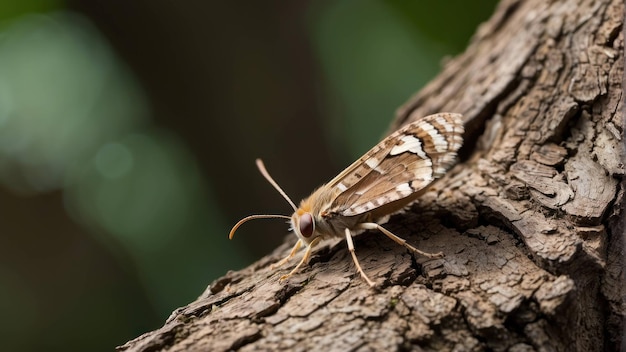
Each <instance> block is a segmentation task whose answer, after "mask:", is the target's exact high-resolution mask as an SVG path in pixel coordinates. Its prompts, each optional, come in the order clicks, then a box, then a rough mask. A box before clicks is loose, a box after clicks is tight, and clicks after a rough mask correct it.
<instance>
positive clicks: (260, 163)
mask: <svg viewBox="0 0 626 352" xmlns="http://www.w3.org/2000/svg"><path fill="white" fill-rule="evenodd" d="M256 167H258V168H259V171H260V172H261V175H263V177H265V179H266V180H267V182H269V183H270V184H271V185H272V186H274V188H276V190H277V191H278V193H280V195H281V196H283V198H285V199H286V200H287V201H288V202H289V204H291V207H292V208H293V211H296V210H298V207H296V205H295V204H294V203H293V201H291V199H290V198H289V196H288V195H287V193H285V191H283V189H282V188H280V186H279V185H278V183H276V181H274V179H273V178H272V176H270V174H269V172H267V169H265V165H264V164H263V160H261V159H256ZM289 219H291V218H289Z"/></svg>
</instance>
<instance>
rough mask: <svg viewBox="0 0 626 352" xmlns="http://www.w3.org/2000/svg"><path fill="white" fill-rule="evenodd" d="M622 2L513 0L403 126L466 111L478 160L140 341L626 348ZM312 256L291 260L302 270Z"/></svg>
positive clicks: (183, 311) (203, 299)
mask: <svg viewBox="0 0 626 352" xmlns="http://www.w3.org/2000/svg"><path fill="white" fill-rule="evenodd" d="M623 19H624V4H623V2H622V1H621V0H602V1H595V0H578V1H575V0H561V1H553V2H546V1H544V0H504V1H502V3H501V4H500V5H499V7H498V8H497V9H496V11H495V13H494V15H493V17H492V18H491V19H490V20H489V21H488V22H486V23H484V24H483V25H482V26H481V27H480V28H479V30H478V32H477V33H476V34H475V36H474V38H473V40H472V42H471V44H470V45H469V47H468V49H467V50H466V52H465V53H463V54H462V55H460V56H458V57H456V58H454V59H451V60H449V61H448V62H447V64H446V65H445V67H444V69H443V71H442V73H441V74H440V75H439V76H438V77H437V78H436V79H435V80H434V81H432V82H431V83H430V84H429V85H428V86H427V87H426V88H424V89H423V90H422V91H421V92H419V93H418V94H417V95H415V96H414V97H413V98H411V99H410V100H409V101H408V102H407V103H406V104H405V105H404V106H402V107H401V108H400V109H399V110H398V112H397V119H396V120H395V121H394V122H393V124H392V129H396V128H398V127H399V126H401V125H403V124H405V123H407V122H409V121H412V120H415V119H416V118H419V117H421V116H426V115H428V114H431V113H436V112H440V111H448V112H459V113H462V114H463V115H464V122H465V127H466V134H465V136H464V137H465V145H464V147H463V149H462V151H461V161H460V163H459V164H458V165H457V166H456V167H454V168H453V169H452V170H451V171H450V172H449V173H448V174H447V175H446V176H445V177H444V178H443V179H442V180H441V181H439V182H438V183H437V184H436V185H435V186H433V187H432V188H431V189H430V190H429V192H427V193H426V194H425V195H424V196H422V197H421V198H420V200H419V201H418V202H417V203H416V204H414V205H412V206H411V207H410V208H408V209H406V211H405V212H403V213H402V214H398V215H395V216H393V217H392V218H391V220H390V221H389V223H388V224H386V227H387V228H389V229H390V230H391V231H393V232H394V233H396V234H398V235H400V236H401V237H403V238H405V239H407V240H408V242H409V243H412V244H413V245H415V246H416V247H418V248H419V249H421V250H424V251H428V252H433V253H434V252H438V251H442V252H444V253H445V257H444V258H439V259H428V258H423V257H419V256H416V255H413V254H412V253H409V252H407V250H406V249H405V248H404V247H402V246H399V245H397V244H396V243H394V242H393V241H391V240H389V239H388V238H386V237H385V236H382V235H381V234H380V233H377V232H366V233H364V234H362V235H360V236H357V237H356V238H355V247H356V253H357V256H358V257H359V260H360V262H361V265H362V266H363V270H364V271H365V272H366V273H367V274H368V275H369V276H370V278H372V279H373V280H374V281H375V282H376V283H377V288H376V289H372V288H370V287H369V286H368V285H367V284H366V283H365V282H364V281H363V280H362V279H361V278H360V277H359V274H358V273H357V271H356V270H355V268H354V264H353V263H352V260H351V259H350V254H349V252H348V249H347V246H346V244H345V242H344V241H336V242H333V243H326V244H323V245H321V246H319V248H318V249H317V251H316V252H315V254H314V256H313V257H312V258H311V260H310V263H309V265H308V266H307V267H305V268H303V269H301V270H300V271H299V272H298V273H297V274H295V275H294V276H292V277H291V278H289V279H288V280H287V281H286V282H279V281H278V278H279V277H280V276H281V275H284V274H285V273H287V272H288V270H290V269H291V268H289V267H283V268H280V269H276V270H271V269H270V265H271V264H272V263H275V262H276V261H278V260H279V259H281V258H283V257H284V256H286V255H287V253H288V252H289V250H290V248H291V246H292V245H293V243H294V242H295V236H292V237H289V239H288V240H287V241H286V243H285V244H283V245H282V246H280V247H279V248H277V249H276V250H275V251H274V252H273V253H271V254H270V255H268V256H266V257H265V258H263V259H261V260H260V261H258V262H257V263H255V264H253V265H251V266H250V267H248V268H246V269H244V270H241V271H236V272H229V273H227V274H226V275H225V276H224V277H222V278H220V279H218V280H216V281H215V282H213V283H212V284H211V285H210V287H209V288H208V289H207V290H206V291H205V292H204V293H203V294H202V295H201V296H200V297H199V298H198V299H197V300H196V301H195V302H192V303H191V304H189V305H187V306H185V307H182V308H180V309H177V310H176V311H175V312H173V313H172V315H171V316H170V318H169V319H168V320H167V321H166V323H165V325H164V326H163V327H161V328H160V329H158V330H155V331H152V332H149V333H146V334H144V335H142V336H140V337H138V338H136V339H134V340H132V341H129V342H128V343H126V344H125V345H123V346H120V347H118V349H119V350H123V351H153V350H161V349H167V350H172V351H179V350H185V351H186V350H212V351H226V350H242V351H253V350H255V351H257V350H272V351H273V350H280V349H283V350H318V351H331V350H337V351H346V350H361V351H366V350H384V351H397V350H422V349H424V350H470V351H471V350H476V351H480V350H488V349H491V350H511V351H531V350H542V351H544V350H545V351H551V350H555V351H574V350H577V351H600V350H619V349H620V347H621V343H622V331H623V328H624V326H623V317H624V311H625V308H626V306H625V305H624V301H623V298H624V274H623V264H624V263H623V248H624V247H623V243H624V221H623V213H622V209H623V205H624V165H623V159H622V158H623V155H624V153H623V151H624V148H623V136H624V133H623V128H624V121H623V116H624V115H623V99H622V98H623V89H622V84H623V79H624V52H623V49H624V35H623V32H622V28H623ZM295 262H297V259H295V260H294V261H292V262H291V264H295Z"/></svg>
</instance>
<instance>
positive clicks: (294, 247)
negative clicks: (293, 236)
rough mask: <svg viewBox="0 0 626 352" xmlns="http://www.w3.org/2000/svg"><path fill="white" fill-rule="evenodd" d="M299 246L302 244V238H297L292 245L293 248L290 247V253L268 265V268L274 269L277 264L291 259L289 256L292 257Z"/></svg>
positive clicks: (279, 264)
mask: <svg viewBox="0 0 626 352" xmlns="http://www.w3.org/2000/svg"><path fill="white" fill-rule="evenodd" d="M300 246H302V240H301V239H298V242H296V244H295V245H294V246H293V248H292V249H291V253H289V255H288V256H286V257H285V258H283V259H282V260H281V261H279V262H278V263H274V264H272V265H270V269H276V268H278V267H279V266H281V265H283V264H285V263H287V262H288V261H289V260H291V258H293V256H294V255H296V253H298V250H299V249H300Z"/></svg>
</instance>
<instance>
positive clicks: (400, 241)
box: [357, 222, 444, 258]
mask: <svg viewBox="0 0 626 352" xmlns="http://www.w3.org/2000/svg"><path fill="white" fill-rule="evenodd" d="M357 227H358V228H361V229H366V230H378V231H380V232H382V233H384V234H385V236H387V237H389V238H391V239H392V240H394V241H395V242H396V243H398V244H399V245H402V246H404V247H405V248H407V249H408V250H410V251H412V252H415V253H417V254H419V255H423V256H424V257H427V258H442V257H443V256H444V255H443V252H439V253H428V252H423V251H420V250H419V249H417V248H415V247H413V246H411V245H410V244H408V243H407V242H406V240H405V239H403V238H400V237H398V236H396V235H394V234H393V233H392V232H391V231H389V230H387V229H386V228H384V227H382V226H380V225H378V224H377V223H375V222H364V223H361V224H358V225H357Z"/></svg>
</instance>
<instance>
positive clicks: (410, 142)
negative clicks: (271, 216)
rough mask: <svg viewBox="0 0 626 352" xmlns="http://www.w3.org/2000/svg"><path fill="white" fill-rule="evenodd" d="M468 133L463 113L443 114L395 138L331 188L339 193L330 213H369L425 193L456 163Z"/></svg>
mask: <svg viewBox="0 0 626 352" xmlns="http://www.w3.org/2000/svg"><path fill="white" fill-rule="evenodd" d="M463 132H464V130H463V122H462V121H461V115H460V114H453V113H439V114H435V115H430V116H426V117H424V118H422V119H420V120H417V121H415V122H412V123H410V124H408V125H406V126H404V127H402V128H401V129H399V130H397V131H396V132H394V133H392V134H391V135H389V136H388V137H387V138H385V139H384V140H382V141H381V142H380V143H378V144H377V145H376V146H374V148H372V149H371V150H370V151H369V152H367V153H366V154H365V155H363V156H362V157H361V158H360V159H359V160H357V161H355V162H354V163H353V164H352V165H350V166H349V167H348V168H347V169H345V170H344V171H343V172H342V173H341V174H339V175H338V176H337V177H335V178H334V179H333V180H331V181H330V182H329V183H328V184H327V186H328V187H332V188H334V189H335V190H338V191H339V194H338V195H337V197H336V198H335V199H334V200H333V201H332V203H331V205H330V207H329V209H328V210H327V212H328V214H335V215H342V216H355V215H359V214H364V213H367V212H369V211H372V210H374V209H376V208H379V207H381V206H384V205H386V204H389V203H392V202H395V201H399V200H401V199H403V198H406V197H409V196H411V195H412V194H415V193H416V192H418V191H420V190H422V189H424V188H425V187H427V186H428V185H429V184H430V183H432V182H433V181H434V180H436V179H438V178H440V177H441V176H443V175H444V174H445V173H446V171H447V170H448V169H449V168H450V167H451V166H452V165H453V164H454V162H455V161H456V156H457V151H458V150H459V148H460V147H461V144H462V143H463V138H462V134H463Z"/></svg>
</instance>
